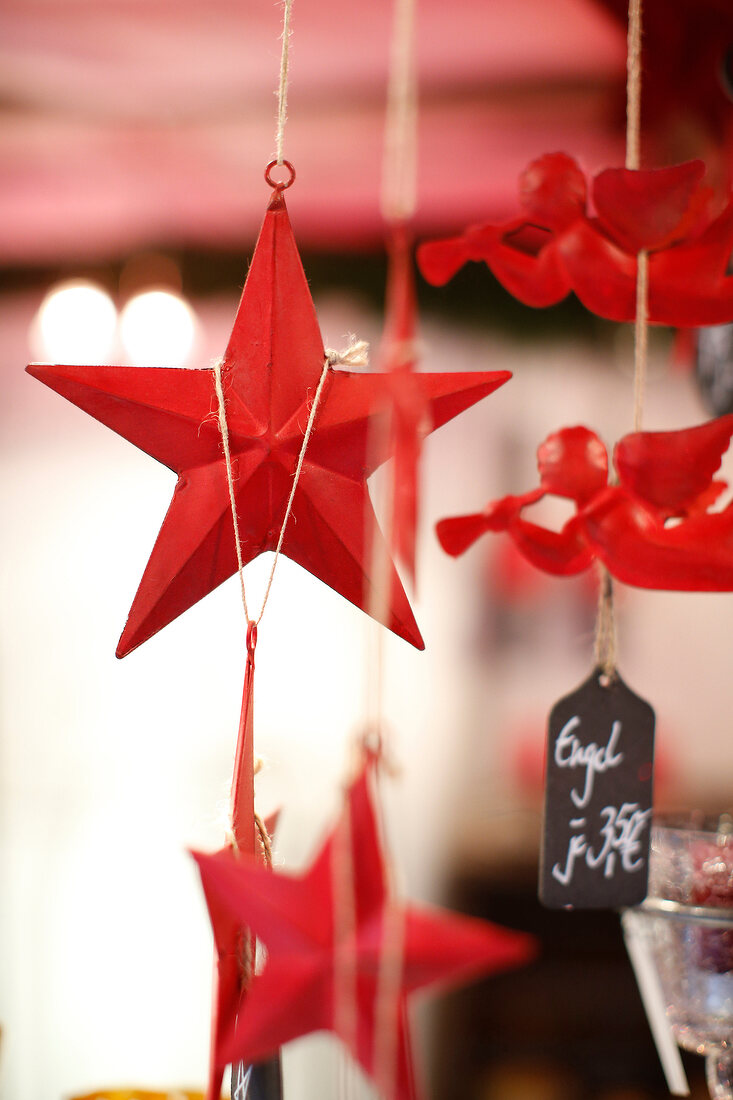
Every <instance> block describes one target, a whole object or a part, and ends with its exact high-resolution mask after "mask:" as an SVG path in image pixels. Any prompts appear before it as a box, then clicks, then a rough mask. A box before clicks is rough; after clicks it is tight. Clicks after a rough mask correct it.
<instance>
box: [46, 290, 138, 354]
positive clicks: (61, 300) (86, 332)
mask: <svg viewBox="0 0 733 1100" xmlns="http://www.w3.org/2000/svg"><path fill="white" fill-rule="evenodd" d="M116 327H117V310H116V309H115V306H114V302H113V301H112V299H111V298H110V296H109V294H107V293H106V292H105V291H104V290H102V289H101V287H98V286H95V285H94V284H93V283H85V282H70V283H59V285H58V286H55V287H53V288H52V289H51V290H49V292H48V294H47V295H46V297H45V298H44V299H43V301H42V302H41V305H40V306H39V308H38V312H37V314H36V316H35V317H34V319H33V323H32V325H31V329H30V333H29V339H30V344H31V350H32V353H33V355H34V356H36V357H37V358H39V359H42V360H44V361H46V362H53V363H104V362H106V361H107V360H108V359H109V356H110V354H111V352H112V349H113V347H114V342H115V331H116Z"/></svg>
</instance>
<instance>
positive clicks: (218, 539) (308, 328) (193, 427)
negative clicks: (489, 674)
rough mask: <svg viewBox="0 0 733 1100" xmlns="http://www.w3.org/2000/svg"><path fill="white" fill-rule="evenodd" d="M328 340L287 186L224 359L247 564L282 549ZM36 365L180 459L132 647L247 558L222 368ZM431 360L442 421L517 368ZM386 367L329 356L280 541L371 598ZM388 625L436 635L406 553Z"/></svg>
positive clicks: (428, 392) (401, 631)
mask: <svg viewBox="0 0 733 1100" xmlns="http://www.w3.org/2000/svg"><path fill="white" fill-rule="evenodd" d="M324 361H325V360H324V350H323V341H322V339H321V334H320V332H319V329H318V322H317V320H316V315H315V310H314V308H313V301H312V299H311V295H310V291H309V290H308V284H307V282H306V278H305V274H304V272H303V267H302V264H301V262H300V256H299V254H298V250H297V247H296V244H295V240H294V238H293V234H292V230H291V227H290V221H289V218H288V213H287V209H286V206H285V200H284V198H283V195H282V190H281V189H280V188H276V190H275V192H274V194H273V196H272V198H271V201H270V203H269V206H268V208H267V213H266V215H265V220H264V223H263V226H262V230H261V232H260V237H259V240H258V242H257V246H256V249H255V253H254V256H253V258H252V264H251V266H250V270H249V274H248V276H247V281H246V284H245V287H244V291H243V293H242V299H241V302H240V305H239V309H238V311H237V316H236V319H235V322H234V328H233V330H232V334H231V337H230V339H229V344H228V346H227V349H226V352H225V354H224V359H223V366H222V386H223V390H224V395H225V401H226V414H227V421H228V426H229V433H230V447H231V452H232V464H233V474H234V481H235V493H236V502H237V509H238V516H239V527H240V537H241V542H242V555H243V560H244V564H247V563H248V562H250V561H252V560H253V559H254V558H256V557H258V555H260V554H262V553H263V552H264V551H266V550H274V549H275V547H276V545H277V540H278V537H279V534H280V529H281V527H282V523H283V519H284V516H285V510H286V504H287V499H288V495H289V493H290V489H291V487H292V481H293V476H294V472H295V467H296V463H297V460H298V455H299V453H300V450H301V444H302V442H303V437H304V434H305V429H306V424H307V421H308V416H309V412H310V403H311V402H312V400H313V396H314V393H315V390H316V387H317V385H318V382H319V379H320V377H321V372H322V370H323V365H324ZM27 369H28V371H29V373H30V374H32V375H33V376H34V377H35V378H38V379H40V380H41V381H42V382H44V383H45V384H46V385H48V386H50V387H51V388H52V389H54V390H56V392H57V393H60V394H61V395H62V396H63V397H66V398H67V399H68V400H69V401H72V402H73V403H74V404H75V405H78V406H79V407H80V408H82V409H84V411H85V412H88V413H89V414H90V415H91V416H93V417H94V418H95V419H97V420H99V421H101V422H102V423H103V424H106V425H107V426H108V427H110V428H112V429H113V431H115V432H117V433H118V434H119V435H122V436H124V437H125V439H128V440H129V441H130V442H131V443H134V444H135V445H136V446H137V447H140V448H141V449H142V450H144V451H146V452H147V453H148V454H150V455H152V456H153V458H156V459H158V461H159V462H162V463H163V464H164V465H166V466H168V467H169V468H170V469H171V470H173V471H174V472H175V473H176V474H177V475H178V481H177V484H176V487H175V491H174V494H173V499H172V501H171V504H170V507H169V509H168V512H167V515H166V517H165V519H164V521H163V526H162V527H161V530H160V533H159V535H158V538H157V541H156V543H155V546H154V547H153V551H152V554H151V556H150V560H149V562H148V565H147V567H146V569H145V572H144V574H143V577H142V580H141V582H140V586H139V588H138V591H137V594H136V596H135V599H134V601H133V604H132V607H131V609H130V613H129V617H128V620H127V623H126V625H125V629H124V631H123V633H122V637H121V638H120V642H119V645H118V647H117V655H118V657H123V656H125V655H126V654H128V653H130V652H131V651H132V650H133V649H135V648H136V647H137V646H139V645H141V644H142V643H143V642H145V641H146V640H147V639H148V638H150V637H152V636H153V635H154V634H156V633H157V631H159V630H161V629H162V628H163V627H164V626H166V625H167V624H168V623H170V622H171V621H172V620H173V619H175V618H177V616H178V615H181V614H182V613H183V612H184V611H186V610H187V609H188V608H189V607H191V606H192V605H193V604H195V603H196V602H197V601H198V600H200V599H202V598H203V597H204V596H206V595H207V594H208V593H209V592H211V591H212V590H213V589H214V588H216V587H217V586H218V585H219V584H221V583H222V581H225V580H226V579H227V578H228V577H230V576H231V575H232V574H233V573H234V572H236V569H237V559H236V552H235V542H234V530H233V523H232V517H231V510H230V501H229V492H228V487H227V477H226V467H225V463H224V458H223V456H222V441H221V435H220V431H219V427H218V424H217V420H216V410H217V400H216V396H215V391H214V372H213V369H212V368H203V369H195V370H192V369H169V368H154V367H152V368H151V367H122V366H91V367H90V366H59V365H56V366H50V365H45V364H38V363H34V364H31V365H30V366H29V367H28V368H27ZM510 377H511V376H510V374H509V373H508V372H507V371H493V372H476V373H466V374H425V375H421V376H420V381H419V388H420V390H421V392H422V393H423V394H424V396H425V399H426V401H427V403H428V405H429V408H430V414H431V420H432V427H433V428H438V427H440V426H441V425H442V424H445V423H446V422H447V421H448V420H451V419H452V418H453V417H454V416H456V415H457V414H458V413H460V412H462V411H463V410H464V409H467V408H469V407H470V406H471V405H473V404H474V403H475V402H477V401H479V400H480V399H481V398H482V397H486V396H487V395H488V394H490V393H492V392H493V391H494V390H495V389H497V388H498V387H499V386H501V385H502V384H503V383H504V382H506V381H507V380H508V379H509V378H510ZM388 398H389V392H388V376H386V375H383V374H359V373H353V372H350V371H344V370H333V369H329V375H328V378H327V380H326V384H325V385H324V388H323V391H322V397H321V401H320V404H319V407H318V410H317V416H316V420H315V426H314V432H313V435H312V437H311V440H310V443H309V446H308V449H307V453H306V456H305V461H304V463H303V467H302V471H301V476H300V480H299V482H298V487H297V491H296V494H295V498H294V501H293V511H292V516H291V519H290V522H289V524H288V526H287V530H286V534H285V539H284V542H283V545H282V552H283V553H284V554H286V555H287V556H288V557H289V558H292V559H293V560H294V561H296V562H298V563H299V564H300V565H302V566H303V567H304V568H305V569H307V570H309V572H311V573H312V574H313V575H314V576H316V577H319V578H320V579H321V580H322V581H324V582H325V583H326V584H328V585H330V587H331V588H333V589H335V591H336V592H340V593H341V595H342V596H345V597H346V599H347V600H350V601H351V602H352V603H353V604H356V606H357V607H361V608H363V609H367V608H369V607H370V606H373V603H372V595H371V587H372V584H371V580H370V575H369V573H370V570H369V562H370V561H371V554H372V548H373V545H374V532H375V530H376V531H377V532H378V527H377V523H376V518H375V516H374V512H373V509H372V506H371V502H370V500H369V494H368V491H367V486H366V481H367V478H368V477H369V476H370V474H372V473H373V471H374V470H375V469H376V468H377V467H378V466H379V465H381V463H383V462H384V461H386V459H388V458H389V457H390V452H389V445H388V444H387V443H385V444H383V445H382V446H381V447H379V448H377V449H376V453H375V448H374V447H373V446H371V447H370V445H369V439H368V437H369V435H370V433H369V427H370V423H371V422H372V420H373V418H374V417H375V416H376V415H378V414H380V411H381V410H383V409H384V408H385V407H386V403H387V401H388ZM391 572H392V576H391V582H390V594H391V599H390V601H389V604H388V607H387V608H386V614H385V618H384V622H385V625H387V626H388V627H389V628H390V629H391V630H393V631H394V632H395V633H396V634H398V635H400V637H402V638H405V639H406V640H407V641H409V642H410V643H411V644H412V645H414V646H416V647H418V648H423V641H422V638H421V636H420V632H419V630H418V628H417V624H416V622H415V619H414V616H413V614H412V610H411V608H410V605H409V603H408V600H407V596H406V595H405V592H404V589H403V588H402V585H401V584H400V581H399V579H398V577H397V574H396V571H395V570H394V567H393V566H392V567H391Z"/></svg>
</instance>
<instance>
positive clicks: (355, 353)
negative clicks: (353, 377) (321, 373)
mask: <svg viewBox="0 0 733 1100" xmlns="http://www.w3.org/2000/svg"><path fill="white" fill-rule="evenodd" d="M325 356H326V362H327V363H328V365H329V367H366V366H368V365H369V344H368V342H367V341H366V340H357V339H356V337H355V336H350V337H349V344H348V346H347V347H345V348H343V349H342V350H341V351H336V349H335V348H325Z"/></svg>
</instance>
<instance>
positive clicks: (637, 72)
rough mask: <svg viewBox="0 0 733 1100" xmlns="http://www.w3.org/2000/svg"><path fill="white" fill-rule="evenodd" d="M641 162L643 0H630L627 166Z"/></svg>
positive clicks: (637, 165)
mask: <svg viewBox="0 0 733 1100" xmlns="http://www.w3.org/2000/svg"><path fill="white" fill-rule="evenodd" d="M640 164H641V0H629V23H628V32H627V36H626V167H627V168H631V169H637V168H639V166H640Z"/></svg>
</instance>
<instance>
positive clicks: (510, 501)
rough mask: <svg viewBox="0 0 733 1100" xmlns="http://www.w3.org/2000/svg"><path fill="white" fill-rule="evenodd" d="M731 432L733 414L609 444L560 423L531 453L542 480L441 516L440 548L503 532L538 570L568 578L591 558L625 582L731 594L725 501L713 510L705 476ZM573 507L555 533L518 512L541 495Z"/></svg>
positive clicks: (729, 517) (713, 492)
mask: <svg viewBox="0 0 733 1100" xmlns="http://www.w3.org/2000/svg"><path fill="white" fill-rule="evenodd" d="M732 434H733V415H730V416H724V417H720V418H719V419H717V420H711V421H709V422H708V423H706V424H701V425H699V426H698V427H695V428H684V429H682V430H680V431H672V432H634V433H632V434H631V435H627V436H624V438H623V439H621V440H620V441H619V442H618V443H617V444H616V447H615V449H614V463H615V466H616V471H617V473H618V484H609V482H608V456H607V453H606V448H605V447H604V445H603V443H602V442H601V440H600V439H599V438H598V436H597V435H595V433H594V432H591V431H589V430H588V429H587V428H583V427H577V428H563V429H562V430H561V431H559V432H556V433H555V434H553V435H550V436H548V437H547V439H546V440H545V441H544V443H542V444H541V446H540V447H539V449H538V451H537V466H538V469H539V473H540V487H539V488H538V489H534V490H532V491H530V492H528V493H524V494H522V495H520V496H508V497H504V498H503V499H502V500H497V501H492V502H491V503H490V504H489V505H487V507H486V508H485V509H484V511H483V512H479V513H477V514H475V515H468V516H459V517H456V518H452V519H444V520H441V521H440V523H438V525H437V528H436V530H437V533H438V538H439V540H440V543H441V545H442V547H443V549H444V550H445V551H446V552H447V553H449V554H452V555H454V556H457V555H458V554H461V553H463V551H464V550H466V549H467V548H468V547H469V546H470V545H471V544H472V543H473V542H475V540H476V539H477V538H478V537H479V536H480V535H482V534H483V533H484V532H485V531H505V532H506V533H507V534H508V535H509V536H510V538H512V539H513V540H514V542H515V544H516V545H517V547H518V548H519V550H520V551H521V553H522V554H523V555H524V557H525V558H527V559H528V560H529V561H530V562H532V564H533V565H535V566H536V567H537V568H538V569H544V570H545V572H547V573H554V574H555V575H557V576H569V575H571V574H574V573H581V572H582V571H583V570H584V569H588V567H589V566H590V565H591V563H592V562H593V560H594V559H596V558H597V559H599V560H600V561H601V562H603V564H604V565H605V566H606V568H607V569H608V571H609V572H610V573H611V574H612V575H613V576H614V577H617V578H618V580H620V581H623V582H624V583H625V584H631V585H636V586H637V587H639V588H658V589H672V590H680V591H696V592H729V591H733V504H729V505H728V506H727V507H725V508H723V509H722V511H718V512H714V511H711V510H710V508H711V506H712V505H713V504H714V503H715V501H716V500H717V498H718V497H719V496H720V494H721V493H722V491H723V490H724V489H725V488H726V483H725V482H724V481H719V480H713V475H714V473H715V471H716V470H717V469H718V468H719V466H720V460H721V457H722V455H723V453H724V452H725V451H726V450H727V448H728V444H729V442H730V437H731V435H732ZM548 494H549V495H554V496H558V497H564V498H566V499H568V500H571V501H573V502H574V504H575V509H576V510H575V514H574V515H573V516H572V517H571V518H570V519H569V520H568V521H567V523H565V524H564V526H563V527H562V528H561V529H560V530H559V531H553V530H551V529H549V528H546V527H541V526H539V525H538V524H536V523H532V522H530V521H529V520H526V519H524V518H523V516H522V513H523V511H524V509H525V508H527V507H528V506H530V505H532V504H535V503H536V502H537V501H539V500H541V499H542V498H543V497H544V496H546V495H548Z"/></svg>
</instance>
